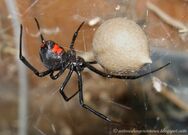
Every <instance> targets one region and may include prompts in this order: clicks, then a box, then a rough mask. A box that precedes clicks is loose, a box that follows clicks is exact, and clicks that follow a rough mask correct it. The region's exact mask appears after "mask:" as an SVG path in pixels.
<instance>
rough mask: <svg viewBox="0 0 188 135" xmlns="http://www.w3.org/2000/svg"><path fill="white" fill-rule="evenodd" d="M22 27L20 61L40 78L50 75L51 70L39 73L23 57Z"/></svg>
mask: <svg viewBox="0 0 188 135" xmlns="http://www.w3.org/2000/svg"><path fill="white" fill-rule="evenodd" d="M22 29H23V27H22V25H20V50H19V51H20V52H19V58H20V60H21V61H22V62H23V63H24V64H25V65H26V66H27V67H28V68H29V69H30V70H32V71H33V72H34V73H35V75H37V76H38V77H44V76H46V75H48V74H49V73H51V72H52V70H51V69H48V70H46V71H43V72H39V71H38V70H37V69H36V68H35V67H33V66H32V65H31V64H30V63H29V62H28V61H27V60H26V58H25V57H24V56H23V55H22Z"/></svg>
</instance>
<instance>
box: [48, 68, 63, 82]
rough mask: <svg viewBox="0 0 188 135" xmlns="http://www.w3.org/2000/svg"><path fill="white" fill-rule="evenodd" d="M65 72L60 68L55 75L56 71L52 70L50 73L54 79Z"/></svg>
mask: <svg viewBox="0 0 188 135" xmlns="http://www.w3.org/2000/svg"><path fill="white" fill-rule="evenodd" d="M62 74H63V72H62V71H61V70H60V71H59V72H58V73H57V74H55V75H54V71H52V72H51V73H50V78H51V79H52V80H56V79H57V78H59V77H60V76H61V75H62Z"/></svg>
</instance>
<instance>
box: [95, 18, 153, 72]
mask: <svg viewBox="0 0 188 135" xmlns="http://www.w3.org/2000/svg"><path fill="white" fill-rule="evenodd" d="M93 53H94V56H95V58H96V60H97V62H98V63H99V64H100V65H101V66H102V67H103V68H104V69H106V70H107V71H108V72H111V73H114V74H123V73H129V72H135V71H138V70H139V69H140V68H141V67H143V66H144V64H147V63H151V62H152V61H151V59H150V55H149V47H148V41H147V37H146V35H145V33H144V31H143V30H142V29H141V28H140V26H139V25H137V24H136V23H135V22H134V21H131V20H128V19H126V18H120V17H119V18H113V19H109V20H107V21H105V22H104V23H102V25H101V26H99V28H98V29H97V31H96V32H95V34H94V38H93Z"/></svg>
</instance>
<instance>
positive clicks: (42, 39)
mask: <svg viewBox="0 0 188 135" xmlns="http://www.w3.org/2000/svg"><path fill="white" fill-rule="evenodd" d="M35 22H36V24H37V28H38V30H39V32H40V39H41V42H42V43H44V37H43V35H42V33H41V31H40V25H39V22H38V20H37V18H35Z"/></svg>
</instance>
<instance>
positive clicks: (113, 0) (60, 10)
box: [0, 0, 188, 135]
mask: <svg viewBox="0 0 188 135" xmlns="http://www.w3.org/2000/svg"><path fill="white" fill-rule="evenodd" d="M152 2H154V3H156V4H157V5H158V6H159V7H160V8H161V9H162V10H164V12H166V13H169V16H173V17H177V19H178V20H179V21H181V22H185V23H187V19H188V16H187V15H188V13H187V14H186V13H185V14H180V15H177V14H175V13H173V12H169V11H170V9H169V7H168V6H166V7H165V4H166V3H165V2H162V1H160V0H159V1H155V0H153V1H152ZM2 3H3V2H2ZM143 3H144V1H142V2H140V1H136V0H104V1H101V0H92V1H87V0H82V1H81V0H80V1H74V0H69V1H60V0H53V1H45V0H31V1H28V0H26V1H21V0H18V1H17V5H16V6H17V8H18V10H19V11H18V12H16V13H15V15H17V16H18V17H19V18H20V20H21V21H20V22H21V23H22V24H23V26H24V37H23V42H24V55H25V56H26V57H27V59H28V60H29V61H30V62H31V63H32V64H33V65H35V67H36V68H37V69H39V70H40V71H43V70H45V68H44V67H43V65H42V63H41V61H40V58H39V56H38V49H39V46H40V44H41V43H40V39H39V34H40V33H39V32H38V31H37V27H36V24H35V22H34V17H36V18H37V19H38V20H39V23H40V25H41V32H42V33H43V35H44V38H45V39H46V40H47V39H51V40H53V41H55V42H57V43H59V44H60V45H62V46H63V47H64V48H65V49H66V50H67V49H68V48H69V44H70V41H71V39H72V35H73V33H74V31H75V29H76V28H77V26H79V24H80V23H81V22H82V21H85V22H86V23H85V26H84V27H83V28H82V30H81V31H80V33H79V36H78V39H77V41H76V44H75V48H76V51H77V52H79V53H84V52H87V51H89V50H90V49H91V48H92V46H91V44H92V37H93V34H94V32H95V30H96V29H97V27H98V26H99V25H100V24H101V23H102V22H103V21H105V20H107V19H109V18H112V17H119V16H121V17H127V18H129V19H132V20H135V21H136V22H137V23H138V24H139V25H140V26H141V27H142V28H143V29H144V30H145V32H146V34H147V36H148V40H149V45H150V50H151V58H152V61H153V63H152V65H148V66H146V67H145V68H143V69H142V70H141V71H140V72H141V73H142V72H145V71H148V70H152V69H154V68H157V67H160V66H161V65H163V64H166V63H168V62H169V61H170V62H171V65H170V66H168V67H167V68H165V69H163V70H161V71H159V72H157V73H155V74H151V75H149V76H147V77H144V78H141V79H138V80H133V81H129V80H117V79H105V78H101V77H99V76H98V75H96V74H94V73H92V72H89V71H87V70H85V71H84V73H83V85H84V87H83V89H84V98H85V102H86V103H87V104H88V105H90V106H91V107H93V108H95V109H96V110H97V111H99V112H101V113H104V114H105V115H106V116H109V117H110V118H111V119H114V120H117V121H121V122H122V123H123V124H120V125H116V124H109V123H106V122H104V121H103V120H101V119H99V118H98V117H96V116H95V115H93V114H92V113H90V112H88V111H86V110H84V109H83V108H81V106H80V105H79V99H78V96H76V97H75V98H74V99H72V100H71V101H69V102H65V101H64V100H63V98H62V97H61V95H60V93H59V92H58V89H59V87H60V86H61V84H62V82H63V80H64V79H65V76H66V74H67V72H65V73H64V75H63V76H62V77H60V79H58V80H57V81H52V80H50V79H49V77H45V78H37V77H36V76H34V75H33V74H32V73H31V71H29V70H28V74H27V78H28V85H29V86H28V87H29V88H28V95H26V96H27V97H28V98H27V99H26V100H27V101H26V102H27V105H28V106H27V109H28V110H27V112H28V113H27V119H26V120H27V123H28V126H27V127H26V128H27V129H26V131H27V133H28V134H39V135H48V134H50V135H56V134H66V135H73V134H112V135H113V134H116V133H122V134H126V133H127V132H133V131H135V130H137V132H136V131H135V132H136V134H139V132H145V133H146V134H150V133H149V130H152V131H151V132H157V133H158V132H161V131H164V132H165V133H170V132H175V133H176V134H178V133H181V132H182V133H185V134H186V133H187V132H188V129H187V127H186V124H187V122H188V121H187V117H188V115H187V114H188V113H187V112H188V109H187V105H186V103H188V100H187V98H186V97H187V96H188V92H187V88H188V86H187V85H188V82H187V76H188V75H187V73H188V68H187V67H188V65H187V64H188V60H187V54H186V51H187V46H186V45H187V42H188V40H187V37H186V33H184V34H183V35H182V33H178V30H177V29H176V28H174V27H173V26H171V25H169V24H166V23H165V22H164V21H163V19H161V18H160V17H159V16H157V15H156V13H154V12H153V11H151V10H147V9H146V8H144V4H143ZM163 4H164V5H163ZM176 4H177V5H178V6H179V7H177V10H178V11H179V10H180V8H181V9H182V10H183V9H186V8H187V7H188V5H187V1H181V2H177V1H176V0H173V2H172V5H173V7H175V6H174V5H176ZM4 5H5V4H4ZM5 7H6V6H4V7H3V4H2V6H1V9H2V15H1V24H0V27H1V35H0V38H1V41H0V43H1V48H3V47H2V46H3V45H4V44H5V45H4V46H6V47H7V48H8V49H7V50H8V52H7V51H5V49H1V50H2V51H1V52H2V56H3V57H1V60H2V62H0V66H1V69H2V71H1V74H0V75H1V88H2V89H1V91H0V92H1V94H0V95H1V96H0V97H1V98H0V99H1V100H2V102H1V103H0V104H1V108H2V110H4V111H3V113H4V114H7V115H5V117H4V118H1V120H0V121H1V122H0V134H7V135H8V134H16V133H15V131H18V130H19V128H20V127H19V125H18V123H17V121H19V119H18V115H17V114H16V113H14V114H12V113H11V112H17V110H18V106H19V105H18V103H19V102H18V100H19V98H21V97H19V95H18V94H17V93H18V90H19V87H18V81H17V77H18V76H17V74H16V73H17V70H18V66H16V64H15V61H12V59H14V57H17V55H16V54H15V52H14V53H12V52H11V53H10V52H9V51H10V50H11V49H13V50H14V51H17V50H16V49H15V48H16V47H15V46H14V43H13V36H12V34H10V33H12V30H13V28H14V27H15V26H13V25H12V24H11V22H10V21H11V19H12V17H11V16H10V14H9V13H8V12H7V9H6V8H5ZM164 7H165V8H164ZM6 22H8V23H6ZM88 22H89V23H88ZM17 27H18V26H17ZM6 43H7V44H6ZM5 56H6V57H5ZM16 60H17V59H16ZM5 69H6V70H5ZM10 82H12V83H11V84H10ZM9 84H10V85H9ZM76 90H77V76H76V75H75V74H73V76H72V79H71V80H70V82H69V83H68V85H67V86H66V89H65V91H66V93H67V94H68V95H71V94H72V93H74V91H76ZM10 107H11V108H12V109H13V110H11V109H10ZM9 116H11V117H9ZM133 129H135V130H133ZM125 132H126V133H125ZM158 134H160V133H158Z"/></svg>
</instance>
